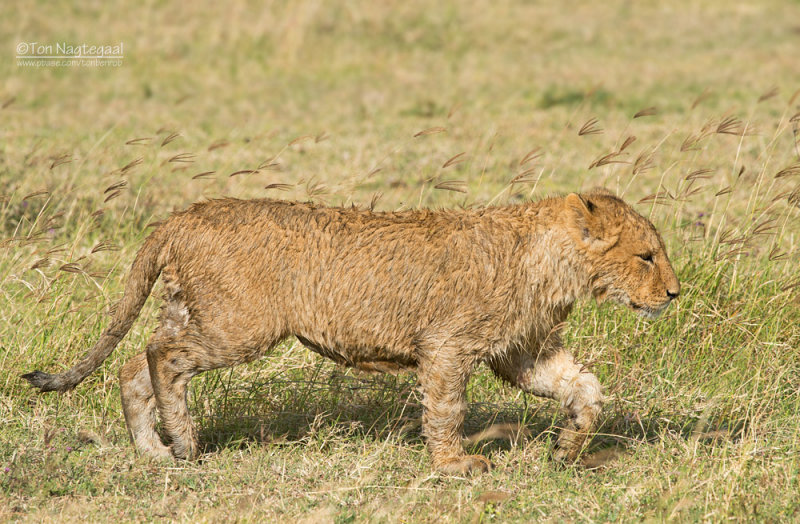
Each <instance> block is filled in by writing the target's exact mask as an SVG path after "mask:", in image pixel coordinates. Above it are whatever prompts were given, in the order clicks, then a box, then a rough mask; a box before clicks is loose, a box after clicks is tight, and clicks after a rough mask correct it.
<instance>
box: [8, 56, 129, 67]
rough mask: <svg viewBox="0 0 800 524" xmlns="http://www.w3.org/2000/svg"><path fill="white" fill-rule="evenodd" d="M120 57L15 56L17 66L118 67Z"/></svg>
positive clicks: (120, 63) (120, 61) (120, 62)
mask: <svg viewBox="0 0 800 524" xmlns="http://www.w3.org/2000/svg"><path fill="white" fill-rule="evenodd" d="M121 65H122V58H17V67H120V66H121Z"/></svg>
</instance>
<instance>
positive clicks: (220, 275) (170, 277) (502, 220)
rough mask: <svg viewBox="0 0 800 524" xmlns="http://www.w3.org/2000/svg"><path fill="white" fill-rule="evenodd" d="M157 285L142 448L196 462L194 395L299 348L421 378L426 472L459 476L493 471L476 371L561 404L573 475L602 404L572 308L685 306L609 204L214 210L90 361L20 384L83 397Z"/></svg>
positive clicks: (162, 255)
mask: <svg viewBox="0 0 800 524" xmlns="http://www.w3.org/2000/svg"><path fill="white" fill-rule="evenodd" d="M159 275H161V277H162V279H163V281H164V287H165V291H166V297H165V304H164V307H163V312H162V318H161V324H160V326H159V327H158V329H157V330H156V332H155V333H154V335H153V337H152V338H151V340H150V342H149V343H148V345H147V348H146V351H145V352H144V353H142V354H140V355H138V356H136V357H134V358H133V359H132V360H131V361H129V362H128V363H127V364H126V365H125V366H123V368H122V370H121V371H120V380H121V385H120V387H121V392H122V405H123V410H124V413H125V419H126V421H127V424H128V428H129V430H130V434H131V437H132V439H133V441H134V443H135V445H136V446H137V448H138V449H139V450H141V451H142V452H145V453H148V454H152V455H155V456H170V455H174V456H176V457H179V458H192V457H195V456H196V455H197V453H198V445H197V438H196V434H195V430H194V426H193V424H192V420H191V417H190V415H189V411H188V409H187V404H186V389H187V385H188V383H189V381H190V379H191V378H192V377H193V376H195V375H196V374H198V373H200V372H202V371H207V370H210V369H216V368H221V367H225V366H231V365H234V364H238V363H242V362H248V361H251V360H253V359H256V358H258V357H260V356H262V355H263V354H264V353H265V352H267V351H268V350H269V349H270V348H272V347H274V346H275V345H276V344H277V343H278V342H280V341H281V340H282V339H284V338H286V337H288V336H291V335H294V336H296V337H297V338H298V339H299V340H300V341H301V342H302V343H303V344H304V345H306V346H307V347H308V348H310V349H312V350H313V351H316V352H318V353H320V354H321V355H324V356H326V357H329V358H331V359H333V360H334V361H336V362H339V363H341V364H344V365H347V366H354V367H357V368H361V369H365V370H369V371H389V372H395V371H398V370H414V371H416V372H417V374H418V377H419V381H420V384H421V387H422V390H423V393H424V396H423V407H424V411H423V432H424V435H425V436H426V438H427V442H428V446H429V448H430V451H431V453H432V458H433V464H434V467H436V468H438V469H440V470H443V471H446V472H451V473H467V472H470V471H481V470H486V469H488V467H489V462H488V460H487V459H486V458H485V457H482V456H479V455H473V456H469V455H465V453H464V450H463V448H462V445H461V438H462V437H461V429H462V423H463V419H464V412H465V410H466V403H465V390H466V386H467V382H468V380H469V377H470V374H471V373H472V371H473V370H474V369H475V367H476V366H477V365H478V364H479V363H481V362H485V363H487V364H488V365H489V367H490V368H491V369H492V370H493V371H494V372H495V373H496V374H497V375H498V376H500V377H501V378H503V379H504V380H506V381H508V382H509V383H511V384H514V385H516V386H518V387H520V388H522V389H523V390H524V391H527V392H530V393H533V394H535V395H539V396H543V397H549V398H554V399H557V400H559V401H560V402H561V404H562V406H563V408H564V410H565V411H566V413H567V415H568V421H567V424H566V427H565V429H564V430H563V431H562V434H561V436H560V437H559V440H558V442H557V451H556V458H557V459H561V460H572V459H574V458H575V457H576V456H577V454H578V453H579V451H580V449H581V447H582V445H583V443H584V441H585V439H586V436H587V435H588V434H589V433H590V432H591V431H592V430H593V428H594V427H595V423H596V420H597V417H598V415H599V413H600V411H601V408H602V401H603V395H602V390H601V386H600V383H599V382H598V381H597V379H596V378H595V377H594V375H592V374H591V373H589V372H588V371H587V370H585V369H583V367H582V366H581V365H579V364H578V363H576V362H575V360H574V358H573V357H572V355H571V354H570V353H569V352H568V351H567V350H566V349H564V348H563V347H562V345H561V341H560V338H559V333H558V332H559V329H560V327H561V325H562V324H563V322H564V320H565V319H566V318H567V315H568V314H569V312H570V310H571V308H572V305H573V303H574V302H575V300H577V299H578V298H579V297H581V296H583V295H586V294H592V295H593V296H594V297H595V298H597V299H598V300H605V299H612V300H614V301H616V302H619V303H622V304H624V305H627V306H629V307H631V308H633V309H634V310H636V311H637V312H639V313H641V314H643V315H647V316H654V315H657V314H658V313H659V312H660V311H661V310H663V309H664V308H665V307H666V306H667V305H668V304H669V302H670V300H671V299H672V298H674V297H676V296H677V295H678V292H679V283H678V280H677V279H676V277H675V274H674V272H673V270H672V267H671V266H670V262H669V260H668V258H667V254H666V252H665V250H664V244H663V242H662V240H661V237H660V236H659V234H658V233H657V231H656V230H655V228H654V227H653V226H652V224H651V223H650V222H649V221H648V220H647V219H645V218H643V217H642V216H640V215H638V214H637V213H636V212H635V211H633V209H631V208H630V207H629V206H628V205H627V204H625V203H624V202H623V201H622V200H620V199H618V198H616V197H614V196H613V195H611V194H610V193H608V192H607V191H605V190H599V191H595V192H592V193H589V194H585V195H582V196H581V195H577V194H570V195H568V196H566V197H559V198H551V199H547V200H543V201H540V202H535V203H528V204H523V205H515V206H507V207H489V208H481V209H470V210H458V211H430V210H419V211H405V212H398V213H374V212H370V211H361V210H357V209H341V208H329V207H323V206H318V205H312V204H302V203H295V202H284V201H277V200H234V199H224V200H214V201H210V202H204V203H198V204H194V205H192V206H191V207H189V208H188V209H187V210H185V211H181V212H178V213H174V214H173V215H172V216H171V217H170V218H168V219H167V220H166V221H165V222H164V223H163V224H161V225H160V226H159V227H158V229H157V230H156V231H155V232H154V233H153V234H152V235H150V236H149V237H148V239H147V240H146V241H145V243H144V245H143V246H142V248H141V250H140V251H139V254H138V255H137V257H136V260H135V261H134V263H133V267H132V269H131V272H130V275H129V278H128V282H127V286H126V288H125V295H124V297H123V299H122V302H121V304H120V306H119V308H118V309H117V311H116V313H115V315H114V317H113V319H112V321H111V324H110V326H109V327H108V328H107V329H106V330H105V332H104V333H103V335H102V336H101V338H100V340H99V341H98V343H97V344H96V345H95V347H94V348H93V349H92V350H90V352H89V353H88V354H87V356H86V357H84V359H83V360H81V361H80V362H79V363H78V364H77V365H76V366H75V367H74V368H72V369H71V370H69V371H67V372H65V373H63V374H60V375H48V374H46V373H42V372H40V371H36V372H33V373H29V374H27V375H25V376H24V377H25V378H26V379H27V380H29V381H30V382H31V383H32V384H33V385H35V386H37V387H39V388H40V389H41V390H42V391H51V390H58V391H65V390H68V389H71V388H73V387H75V385H77V384H78V383H79V382H80V381H81V380H83V379H84V378H85V377H86V376H87V375H88V374H89V373H91V372H92V371H93V370H94V369H96V368H97V367H99V366H100V364H101V363H102V361H103V360H104V359H105V358H106V357H107V356H108V355H109V354H110V353H111V351H112V350H113V349H114V347H115V346H116V345H117V343H118V342H119V341H120V340H121V338H122V337H123V336H124V335H125V333H126V332H127V331H128V330H129V329H130V327H131V325H132V323H133V321H134V320H135V318H136V317H137V316H138V314H139V311H140V309H141V307H142V305H143V304H144V302H145V300H146V298H147V296H148V295H149V293H150V291H151V289H152V286H153V284H154V283H155V281H156V280H157V279H158V277H159ZM156 413H158V415H159V417H160V419H161V422H162V425H163V428H164V432H165V433H166V437H167V441H168V442H169V444H170V446H169V447H167V446H166V445H165V444H164V443H163V442H162V440H161V438H160V436H159V435H158V433H157V432H156Z"/></svg>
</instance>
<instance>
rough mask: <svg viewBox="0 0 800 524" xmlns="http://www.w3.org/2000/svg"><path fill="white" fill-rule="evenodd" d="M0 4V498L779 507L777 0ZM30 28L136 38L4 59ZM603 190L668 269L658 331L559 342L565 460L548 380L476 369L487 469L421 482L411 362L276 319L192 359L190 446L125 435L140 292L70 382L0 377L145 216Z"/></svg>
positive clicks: (100, 317) (113, 291)
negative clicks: (381, 368)
mask: <svg viewBox="0 0 800 524" xmlns="http://www.w3.org/2000/svg"><path fill="white" fill-rule="evenodd" d="M0 13H2V15H3V16H0V27H2V31H0V35H2V36H0V41H1V42H2V44H3V45H2V46H0V47H1V48H2V49H5V50H6V51H5V57H6V59H4V60H0V73H1V74H2V76H1V77H2V78H3V81H2V83H0V107H2V109H0V119H2V126H0V136H1V137H2V140H0V279H1V281H2V288H0V519H3V520H36V521H43V520H44V521H49V520H79V519H80V520H86V519H89V520H112V519H122V520H154V519H175V520H201V521H202V520H205V521H217V520H243V521H262V520H270V521H272V520H278V521H301V520H305V521H309V522H311V521H314V522H316V521H334V522H363V521H388V522H394V521H404V522H417V521H420V522H430V521H447V522H453V521H456V522H460V521H492V520H493V521H530V520H534V519H535V520H548V521H562V520H570V521H640V520H687V521H698V520H703V521H721V520H728V519H734V520H766V521H769V520H775V521H791V520H799V519H800V504H799V503H798V501H797V496H796V494H797V493H798V491H800V485H798V478H800V459H799V458H798V457H800V444H798V442H799V440H798V435H800V416H798V415H799V414H800V413H799V411H800V394H799V392H800V359H799V358H798V349H797V348H798V344H799V343H800V327H798V326H800V303H799V300H800V298H799V297H800V295H798V292H799V291H800V269H798V267H800V266H799V265H798V258H799V257H798V239H799V238H800V237H798V234H799V233H800V227H799V225H800V224H799V223H798V202H799V201H800V196H798V195H799V194H800V185H798V184H799V183H800V179H798V176H800V167H798V162H800V153H798V144H797V138H798V134H797V133H798V128H799V126H800V116H798V111H800V97H799V96H798V94H797V91H796V90H797V89H798V88H800V85H798V84H797V77H796V75H794V74H793V72H794V71H795V70H796V67H795V64H796V45H795V44H796V40H797V33H798V25H797V24H796V22H795V20H798V19H800V16H798V15H800V4H798V3H796V2H793V3H792V2H778V1H768V2H723V1H721V0H708V1H703V2H699V3H698V2H678V3H673V4H670V6H660V5H658V4H657V3H649V2H644V3H643V2H637V3H630V2H623V1H612V2H606V3H603V4H602V5H599V4H598V5H593V4H590V3H579V2H569V3H568V5H566V6H565V5H562V4H556V3H554V4H553V5H549V4H547V3H545V4H538V3H523V2H488V1H478V2H472V3H468V4H461V3H444V4H442V3H440V4H437V7H435V8H432V7H430V6H428V5H427V4H425V3H423V2H416V1H411V2H402V3H396V4H395V3H390V4H374V3H366V2H364V3H359V4H346V5H342V6H333V5H326V4H324V3H320V2H316V1H312V0H309V1H298V2H290V3H282V2H268V3H267V4H266V6H261V5H259V6H256V5H251V4H248V3H245V2H232V3H228V4H225V6H224V7H223V6H222V5H220V6H219V7H218V6H202V7H201V6H196V7H195V6H188V5H187V6H181V7H178V6H174V7H169V6H156V5H154V4H149V3H145V4H142V3H141V2H138V3H133V2H129V3H122V4H120V5H118V6H115V7H114V9H108V10H103V9H101V7H100V4H89V5H86V6H82V7H75V6H71V5H68V4H66V3H64V4H55V5H53V4H50V3H48V4H44V3H41V4H37V5H35V6H33V5H28V4H25V5H22V4H20V5H19V6H14V5H13V2H12V3H11V4H8V5H3V6H2V7H0ZM30 41H38V42H45V43H53V44H54V43H56V42H60V41H67V42H70V43H73V44H80V43H84V42H85V43H88V44H103V45H105V44H116V43H117V42H120V41H121V42H123V43H124V46H125V47H124V54H125V58H124V60H123V64H122V66H121V67H118V68H80V67H66V68H54V67H50V68H32V67H23V66H19V65H17V63H16V62H15V60H14V59H13V55H12V54H11V53H12V49H15V46H16V45H17V43H18V42H30ZM650 108H655V109H650ZM637 114H638V116H637V117H635V118H634V115H637ZM629 137H635V140H632V139H631V138H629ZM462 153H463V154H462ZM459 155H460V156H459ZM590 166H593V167H591V168H590ZM242 171H254V172H242ZM234 173H238V174H235V175H233V176H232V174H234ZM599 185H604V186H607V187H609V188H610V189H611V190H613V191H616V192H617V193H618V194H620V195H622V196H623V197H624V198H625V199H626V200H628V201H629V202H631V203H633V204H635V205H636V207H637V209H639V211H640V212H642V213H644V214H646V215H648V216H650V217H651V219H652V220H653V221H654V222H655V223H656V224H657V225H658V227H659V228H660V230H661V231H662V233H663V235H664V237H665V240H666V242H667V246H668V250H669V252H670V253H671V256H672V260H673V264H674V266H675V268H676V271H677V272H678V274H679V278H680V279H681V281H682V284H683V293H682V297H681V299H680V300H679V301H678V302H677V303H676V304H675V305H674V306H673V307H671V309H670V310H669V311H668V312H667V313H666V314H665V315H664V316H663V317H662V318H660V319H659V320H657V321H654V322H651V321H644V320H641V319H639V318H638V317H636V316H634V315H633V314H632V313H630V312H628V311H624V310H622V309H620V308H614V307H606V306H604V307H602V308H598V307H597V306H595V305H594V304H593V303H591V302H585V303H582V304H580V307H578V308H577V309H576V311H575V312H574V314H573V315H572V317H571V319H570V323H569V326H568V328H567V332H566V340H567V342H568V344H569V345H570V347H572V348H574V351H575V353H576V354H577V355H578V357H579V358H580V359H581V360H582V361H583V362H586V363H587V365H588V366H589V367H590V368H591V369H592V370H593V371H594V372H595V373H596V374H597V375H598V377H599V378H600V380H601V382H602V383H603V384H604V385H605V387H606V394H607V396H608V397H609V402H608V405H607V407H606V409H605V412H604V414H603V419H602V426H601V428H600V430H599V431H598V434H597V436H596V437H595V438H594V440H593V443H592V445H591V447H590V448H589V449H588V450H587V452H586V454H585V456H584V459H583V465H581V466H575V467H568V468H559V467H557V466H556V465H555V464H553V463H552V462H550V461H549V459H548V455H549V452H550V448H551V447H552V445H553V435H554V432H555V431H556V430H557V425H558V423H559V414H558V411H557V409H556V408H557V406H555V405H554V403H552V402H550V401H545V400H540V399H536V398H532V397H526V396H524V395H523V394H521V393H519V392H517V391H515V390H513V389H510V388H507V387H506V386H504V385H502V384H500V383H499V382H498V381H496V380H495V379H494V378H493V377H492V376H491V374H490V373H488V371H487V370H486V369H481V370H480V372H479V373H477V375H476V376H475V377H474V378H473V380H472V382H471V385H470V391H469V395H470V400H471V408H470V412H469V415H468V420H467V428H466V431H467V433H468V434H469V435H472V436H473V438H471V439H470V440H469V442H470V443H469V446H470V447H471V448H472V449H475V450H476V451H479V452H483V453H487V454H488V455H489V457H490V458H491V460H492V461H493V462H494V464H495V466H496V467H495V469H494V470H493V471H492V472H491V473H489V474H486V475H483V476H480V477H474V478H466V479H464V478H455V477H444V476H440V475H438V474H435V473H432V472H431V468H430V462H429V457H428V455H427V451H426V450H425V446H424V442H423V441H422V440H421V438H420V434H419V423H418V417H419V413H420V405H419V396H418V392H417V390H416V382H415V379H414V377H413V376H399V377H384V376H379V377H365V376H362V375H359V374H356V373H353V372H351V371H348V370H344V369H341V368H337V367H336V366H334V365H333V364H332V363H330V362H328V361H324V360H322V359H321V358H318V357H316V356H315V355H314V354H312V353H310V352H308V351H306V350H305V349H303V348H302V347H301V346H300V345H299V344H297V343H296V342H295V341H293V340H288V341H286V342H285V344H284V345H282V346H281V347H280V348H279V349H278V350H277V351H275V352H274V353H273V354H271V355H270V356H269V357H267V358H265V359H263V360H261V361H259V362H256V363H253V364H249V365H246V366H240V367H237V368H235V369H233V370H223V371H220V372H214V373H208V374H206V375H203V376H200V377H197V378H196V379H195V380H194V381H193V395H192V399H191V409H192V413H193V414H194V416H195V419H196V421H197V422H198V425H199V428H200V431H201V435H202V440H203V442H204V443H205V446H206V451H207V452H208V453H207V454H206V455H205V456H204V458H203V460H202V461H201V462H199V463H174V464H168V465H164V464H158V463H154V462H151V461H149V460H147V459H145V458H142V457H137V456H136V455H135V453H134V451H133V449H132V447H131V445H130V444H129V442H128V438H127V434H126V431H125V427H124V421H123V419H122V413H121V410H120V405H119V394H118V393H119V392H118V382H117V380H116V373H117V371H118V370H119V368H120V366H121V364H122V362H124V361H125V360H126V359H127V358H129V357H131V356H132V355H133V354H135V353H136V352H138V351H140V350H141V348H142V347H143V346H144V344H145V341H146V339H147V337H148V334H149V333H150V332H151V330H152V328H153V326H154V321H155V315H156V312H157V309H158V300H151V301H150V302H149V303H148V305H147V306H146V308H145V311H144V312H143V314H142V318H141V319H140V320H139V321H138V322H137V324H136V325H135V326H134V328H133V330H132V331H131V333H130V334H129V335H128V337H127V338H126V339H125V340H124V341H123V343H122V344H121V345H120V347H118V348H117V350H116V351H115V353H114V354H113V355H112V356H111V357H110V358H109V359H108V360H107V361H106V363H105V364H104V366H103V367H102V368H101V369H100V370H98V371H97V372H96V373H95V374H93V375H92V376H91V377H90V378H89V379H87V380H86V381H85V382H84V383H83V384H81V385H80V386H79V387H78V388H77V389H76V390H75V391H74V392H72V393H70V394H67V395H64V396H56V395H36V394H34V393H33V392H32V391H31V390H30V389H29V388H28V387H27V386H26V385H25V384H23V382H22V381H21V380H20V379H19V378H18V375H19V374H20V373H21V372H25V371H29V370H31V369H34V368H39V369H45V370H48V371H53V370H62V369H66V368H67V367H69V366H71V365H72V364H73V363H74V362H75V361H76V359H77V358H79V356H80V355H82V354H83V352H84V351H85V350H86V349H87V348H88V347H90V346H91V344H92V343H93V342H94V341H95V340H96V338H97V337H98V335H99V333H100V332H101V331H102V329H103V328H104V327H105V323H106V318H107V315H106V313H107V311H108V308H109V307H110V306H111V305H112V304H113V303H114V302H115V301H116V300H117V299H119V297H120V296H121V291H122V283H123V277H124V275H125V272H126V270H127V267H128V266H129V265H130V262H131V261H132V260H133V256H134V254H135V252H136V249H137V248H138V246H139V245H140V244H141V241H142V239H143V238H144V236H145V235H146V234H147V231H148V229H147V225H148V224H149V223H151V222H153V221H156V220H159V219H160V218H163V217H164V216H166V214H167V213H169V212H170V211H171V210H172V209H175V208H181V207H184V206H186V205H187V204H188V203H190V202H192V201H195V200H198V199H201V198H204V197H213V196H219V195H231V196H238V197H243V198H244V197H257V196H274V197H281V198H287V199H309V198H311V199H313V200H316V201H321V202H326V203H329V204H336V205H338V204H344V205H349V204H351V203H357V204H360V205H370V204H373V205H374V206H375V207H376V208H377V209H382V210H389V209H405V208H414V207H420V206H425V207H454V206H462V205H486V204H498V203H506V202H517V201H524V200H526V199H530V198H536V197H537V196H540V195H545V194H548V193H552V192H557V191H569V190H575V189H580V188H584V189H588V188H591V187H594V186H599ZM437 186H438V188H437Z"/></svg>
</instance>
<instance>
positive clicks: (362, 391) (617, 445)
mask: <svg viewBox="0 0 800 524" xmlns="http://www.w3.org/2000/svg"><path fill="white" fill-rule="evenodd" d="M322 375H324V376H315V377H313V378H312V379H310V380H309V379H308V378H307V377H306V378H302V379H297V380H293V379H291V378H287V377H286V376H280V377H276V378H271V379H270V380H267V381H259V382H252V383H250V384H247V385H245V386H244V387H241V388H236V387H227V388H225V390H224V391H223V392H222V394H221V395H220V394H219V393H218V392H217V393H215V394H214V395H212V396H213V397H215V398H216V400H215V401H214V402H213V403H209V402H205V403H204V404H203V406H202V407H201V408H200V413H199V414H197V416H196V420H197V423H198V427H199V429H200V440H201V443H202V445H203V447H204V451H206V452H215V451H219V450H222V449H240V448H243V447H247V446H250V445H252V444H264V445H298V444H301V445H307V444H309V443H310V442H316V443H317V445H325V444H326V443H328V442H331V441H337V440H343V439H375V440H386V439H389V438H395V439H399V440H401V441H403V442H406V443H408V444H409V445H424V444H423V439H422V435H421V425H420V417H421V413H422V407H421V402H420V400H421V399H420V394H419V392H418V387H417V380H416V377H415V376H413V375H398V376H392V375H374V376H368V375H359V374H353V373H352V372H349V371H341V370H340V369H339V368H334V369H333V370H332V371H330V372H326V373H324V374H322ZM491 397H492V398H490V399H480V401H474V400H473V401H472V402H470V403H469V409H468V412H467V415H466V419H465V423H464V433H465V435H466V438H465V446H466V448H467V449H468V450H469V451H470V452H473V453H475V452H477V453H482V454H485V455H487V456H489V457H491V455H492V454H494V453H497V452H500V451H508V450H510V449H512V448H513V447H514V446H517V445H520V444H524V443H527V442H530V441H532V440H539V439H541V440H546V441H548V447H549V446H551V445H552V444H553V443H554V442H555V437H556V435H557V433H558V431H559V430H560V424H561V421H562V417H561V415H560V413H559V410H558V405H557V404H556V403H555V402H553V401H548V400H544V399H535V398H533V397H527V398H526V399H525V401H524V402H515V403H510V402H503V401H502V399H501V398H500V397H501V395H500V393H498V392H495V394H493V395H491ZM195 404H198V405H199V404H200V403H199V402H195ZM198 407H199V406H195V409H194V410H193V411H194V412H195V413H197V411H198V410H197V408H198ZM744 431H745V423H744V421H741V420H727V419H725V418H724V417H719V418H717V419H714V418H713V417H704V416H698V415H696V414H695V415H692V414H687V413H667V412H663V411H655V410H654V411H652V412H650V413H648V414H646V415H645V416H640V415H639V414H638V413H635V412H634V413H628V412H624V411H621V410H620V409H619V407H618V406H613V405H610V406H607V407H606V410H605V412H604V415H603V418H602V422H601V425H600V427H599V428H598V430H597V433H596V434H595V436H594V437H593V438H592V440H591V442H590V444H589V445H588V446H587V448H586V449H585V452H584V454H583V458H582V461H581V463H582V464H583V465H584V466H585V467H587V468H590V469H593V468H596V467H601V466H603V465H605V464H606V463H608V462H611V461H613V460H616V459H617V458H619V456H620V455H622V454H625V453H628V452H629V451H628V450H629V448H631V447H632V446H633V445H641V444H645V445H647V444H651V443H653V442H656V441H658V440H662V439H665V438H679V439H684V440H698V441H700V442H704V443H709V444H714V443H715V442H716V441H718V440H728V441H735V440H738V439H739V438H741V435H742V433H743V432H744Z"/></svg>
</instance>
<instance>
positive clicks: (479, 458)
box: [436, 455, 492, 475]
mask: <svg viewBox="0 0 800 524" xmlns="http://www.w3.org/2000/svg"><path fill="white" fill-rule="evenodd" d="M436 469H437V470H439V471H440V472H441V473H444V474H446V475H471V474H475V473H485V472H487V471H489V470H490V469H492V463H491V462H489V459H487V458H486V457H484V456H483V455H465V456H461V457H455V458H452V459H448V460H445V461H443V462H441V463H440V464H439V465H438V466H437V467H436Z"/></svg>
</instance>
